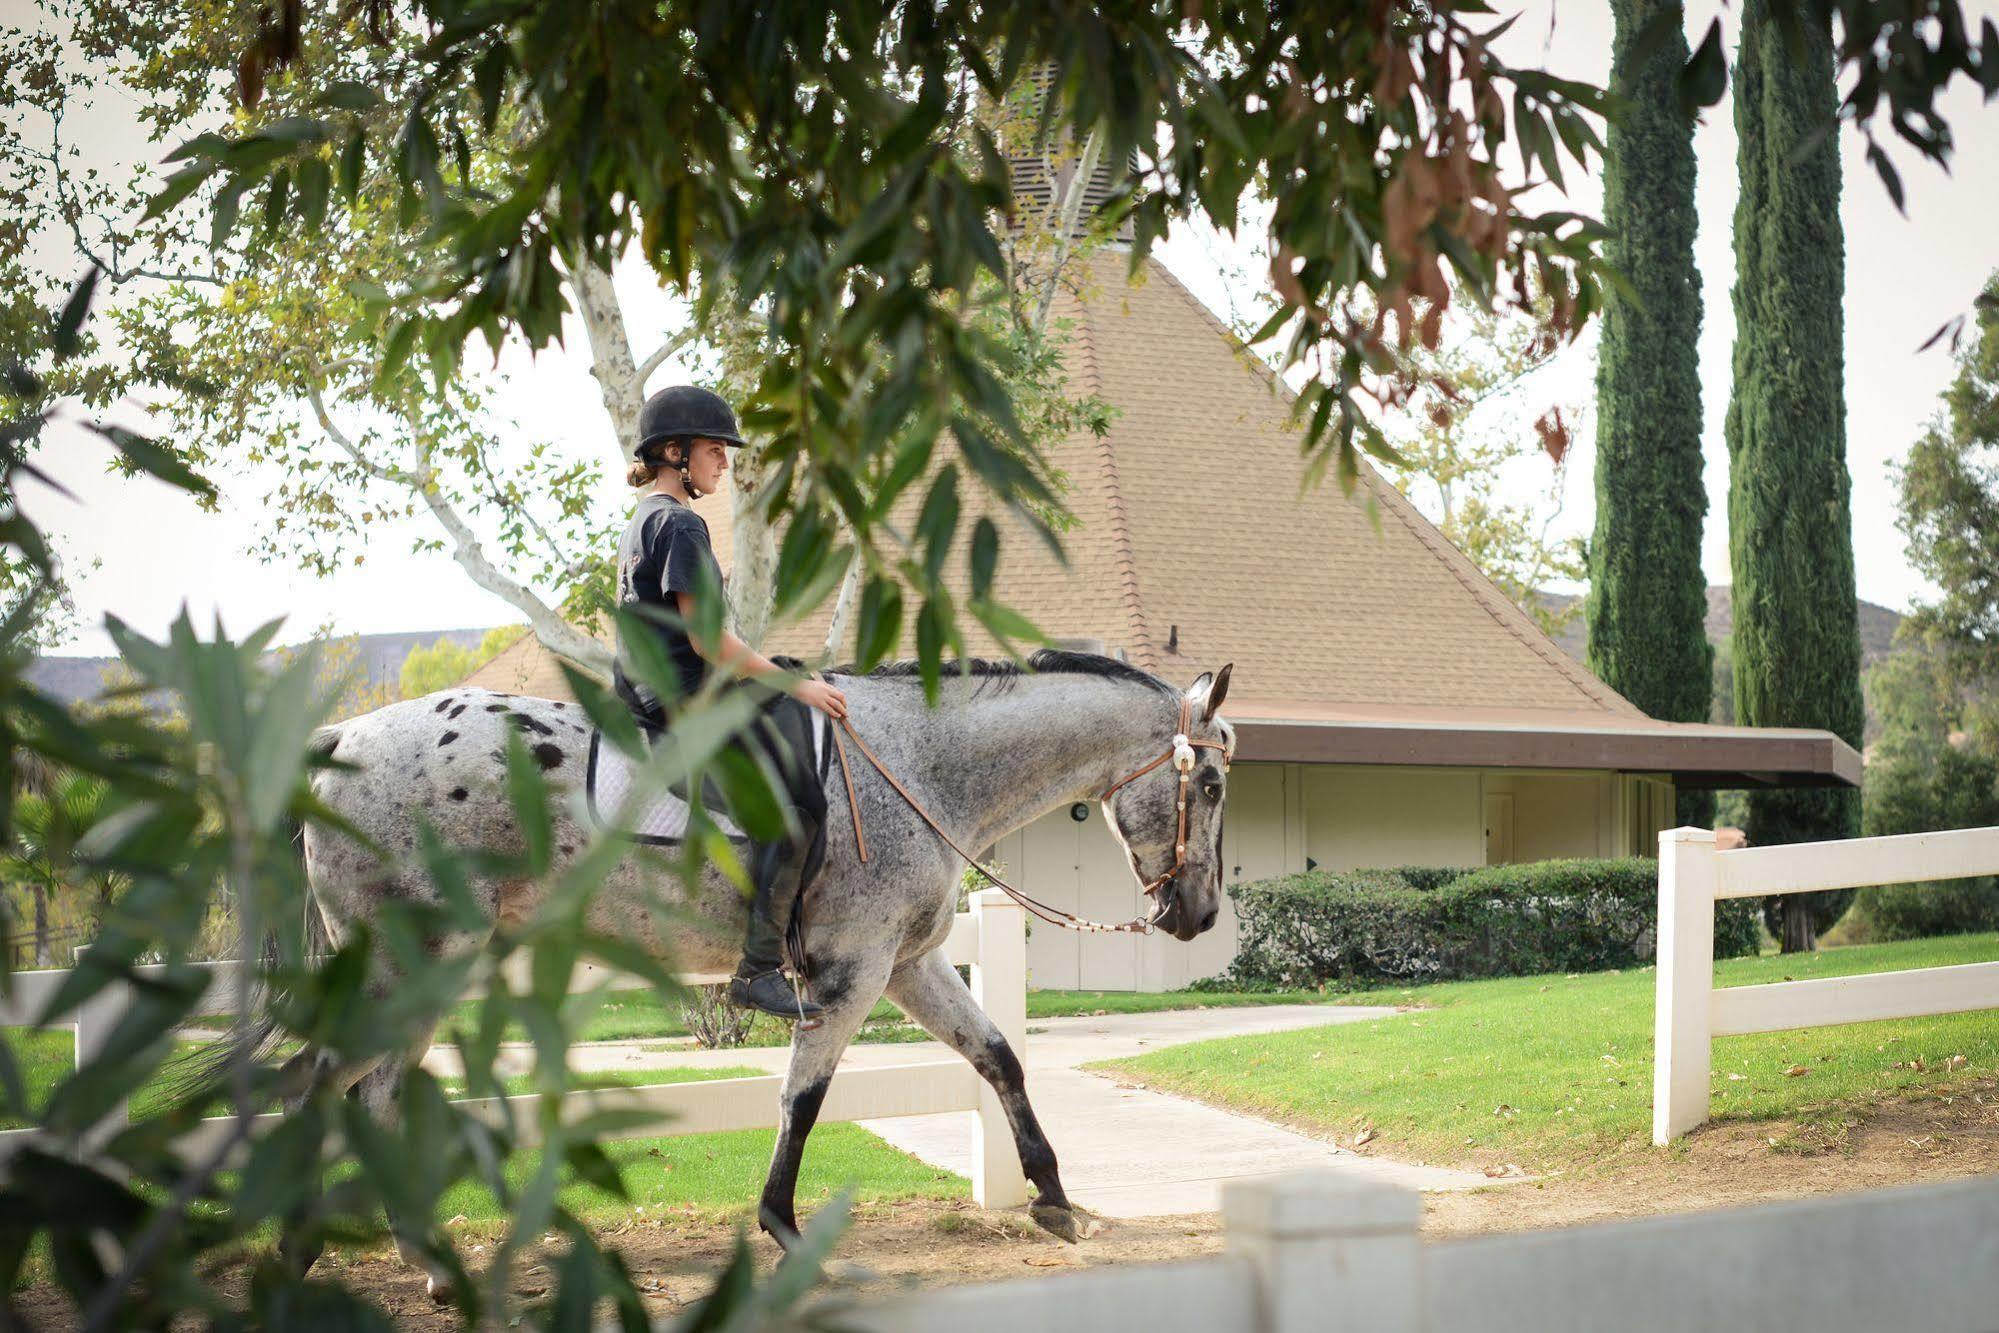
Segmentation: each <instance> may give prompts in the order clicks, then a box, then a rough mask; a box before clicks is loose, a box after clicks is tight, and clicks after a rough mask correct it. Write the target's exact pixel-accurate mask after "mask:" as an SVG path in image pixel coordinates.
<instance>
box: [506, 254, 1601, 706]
mask: <svg viewBox="0 0 1999 1333" xmlns="http://www.w3.org/2000/svg"><path fill="white" fill-rule="evenodd" d="M1127 262H1128V256H1127V255H1125V254H1124V253H1122V252H1119V251H1112V250H1106V251H1102V252H1099V253H1098V254H1097V255H1096V256H1095V257H1094V258H1093V259H1092V260H1090V261H1089V262H1088V264H1087V265H1084V266H1082V267H1083V270H1084V271H1083V272H1082V274H1081V275H1080V281H1079V283H1078V284H1077V286H1078V290H1073V291H1070V292H1067V293H1065V294H1064V295H1063V296H1062V297H1061V298H1059V299H1058V301H1057V305H1056V311H1055V315H1056V319H1057V320H1058V321H1060V322H1062V323H1063V324H1064V325H1065V326H1066V332H1067V334H1068V352H1067V370H1068V373H1069V375H1070V379H1071V383H1072V385H1073V386H1074V388H1075V389H1076V391H1077V392H1079V393H1096V394H1099V395H1101V396H1102V397H1103V398H1104V399H1105V400H1107V401H1108V402H1109V403H1111V404H1112V405H1113V406H1114V408H1115V409H1116V414H1117V415H1116V417H1115V419H1114V421H1113V423H1112V425H1111V428H1110V431H1109V433H1108V434H1107V435H1106V436H1104V437H1103V438H1101V439H1099V438H1097V437H1095V436H1093V435H1091V434H1089V433H1088V432H1087V431H1084V432H1078V433H1077V434H1076V435H1074V436H1071V437H1070V438H1068V439H1066V440H1064V441H1062V442H1061V443H1060V444H1059V445H1058V446H1057V447H1056V448H1055V449H1054V450H1053V451H1052V455H1051V461H1052V462H1053V463H1054V465H1055V466H1056V467H1058V468H1060V469H1061V470H1062V471H1063V472H1065V473H1066V474H1067V475H1068V478H1069V480H1070V483H1071V485H1072V490H1071V491H1070V493H1069V494H1068V496H1067V497H1066V499H1067V503H1068V506H1069V508H1070V510H1071V511H1072V512H1073V513H1074V515H1075V516H1076V519H1077V523H1076V526H1075V527H1074V528H1072V529H1071V530H1069V531H1068V532H1067V533H1066V534H1064V539H1063V541H1064V547H1065V549H1066V551H1067V553H1068V556H1069V566H1068V568H1066V569H1064V568H1063V567H1062V565H1061V564H1059V563H1058V562H1057V561H1056V560H1055V559H1054V558H1053V557H1052V556H1051V555H1050V554H1049V553H1048V552H1047V550H1046V549H1045V548H1044V547H1043V546H1042V545H1041V543H1040V542H1038V541H1036V540H1035V539H1034V538H1032V537H1031V536H1030V535H1029V534H1027V532H1026V531H1025V529H1024V528H1023V527H1021V526H1020V525H1019V524H1017V523H1016V522H1013V521H1012V520H1010V519H1008V518H1006V517H1004V516H1000V517H999V521H1000V522H1001V525H1002V532H1003V533H1004V534H1005V537H1006V542H1005V552H1004V556H1003V559H1002V564H1001V574H1000V577H999V592H1000V595H1001V597H1002V598H1003V599H1004V600H1005V601H1007V602H1008V603H1010V604H1011V605H1013V606H1016V607H1018V608H1020V609H1021V610H1023V611H1025V612H1026V613H1027V614H1028V615H1029V616H1031V617H1032V618H1034V619H1035V620H1036V621H1037V623H1039V624H1040V625H1041V627H1042V628H1043V629H1044V630H1046V631H1047V632H1048V633H1050V634H1052V635H1055V636H1057V637H1063V638H1083V639H1098V640H1102V641H1103V642H1104V644H1105V645H1106V647H1107V648H1108V649H1123V650H1124V651H1125V652H1126V653H1128V654H1129V655H1130V657H1131V660H1132V661H1133V662H1135V663H1137V664H1138V665H1140V666H1144V667H1146V668H1148V669H1151V670H1154V671H1157V672H1160V673H1161V674H1164V675H1166V676H1168V677H1169V678H1175V679H1177V678H1179V677H1182V676H1185V677H1188V678H1191V677H1192V676H1194V675H1196V674H1198V673H1199V672H1200V671H1202V670H1207V669H1210V668H1213V667H1217V666H1220V665H1221V663H1223V662H1225V661H1233V662H1234V663H1235V675H1234V686H1233V689H1232V691H1231V695H1230V712H1231V713H1232V714H1235V715H1238V716H1253V715H1255V713H1256V710H1257V709H1258V708H1260V707H1265V708H1267V711H1270V712H1271V713H1272V714H1273V715H1274V716H1298V715H1299V714H1300V713H1301V712H1302V713H1305V714H1314V713H1319V712H1322V711H1325V712H1328V713H1330V714H1333V715H1336V714H1337V713H1339V712H1340V711H1341V710H1342V709H1343V708H1344V707H1351V706H1367V707H1371V708H1373V707H1388V708H1395V707H1403V708H1411V709H1422V708H1431V707H1443V708H1505V709H1509V710H1520V709H1528V710H1544V709H1545V710H1548V711H1549V712H1551V713H1557V712H1558V713H1562V714H1570V715H1573V714H1577V713H1582V714H1586V715H1587V714H1599V715H1602V716H1603V717H1604V719H1605V721H1606V722H1611V721H1620V722H1622V721H1627V720H1629V719H1631V718H1634V717H1637V716H1640V715H1639V714H1638V712H1637V710H1636V709H1635V708H1634V707H1633V706H1632V705H1631V704H1629V703H1628V702H1626V701H1625V700H1624V699H1622V698H1621V697H1619V696H1618V695H1617V694H1616V693H1615V692H1614V691H1612V690H1611V689H1610V688H1609V687H1608V686H1606V685H1604V684H1603V683H1602V682H1601V681H1598V680H1597V679H1596V678H1594V677H1593V676H1591V675H1590V674H1589V672H1588V671H1586V670H1584V669H1583V668H1582V667H1581V666H1580V665H1578V664H1577V663H1575V662H1574V661H1573V660H1572V659H1570V658H1569V657H1567V656H1566V655H1565V654H1564V653H1563V652H1562V651H1561V650H1560V649H1559V648H1558V647H1557V646H1556V645H1555V644H1554V643H1553V642H1551V641H1550V640H1549V639H1548V637H1547V636H1546V635H1544V634H1543V633H1542V632H1541V631H1540V629H1539V628H1538V627H1537V626H1536V625H1535V624H1534V622H1533V621H1532V620H1530V619H1529V618H1528V617H1527V616H1526V615H1525V614H1523V613H1522V612H1521V611H1520V610H1519V609H1518V608H1516V607H1515V606H1514V605H1513V604H1512V602H1510V601H1509V600H1508V599H1507V598H1506V597H1505V595H1504V594H1502V593H1501V592H1500V591H1499V590H1498V589H1497V588H1495V587H1494V586H1493V585H1492V583H1491V582H1490V581H1489V580H1487V579H1486V578H1485V576H1484V575H1483V574H1481V573H1480V572H1479V571H1478V569H1477V568H1476V567H1475V566H1474V565H1473V564H1472V563H1471V561H1469V560H1468V559H1466V558H1465V557H1464V556H1463V555H1462V554H1461V553H1459V552H1458V551H1457V550H1455V549H1454V548H1453V547H1452V546H1451V545H1450V543H1449V542H1447V541H1445V540H1444V538H1443V537H1442V536H1441V535H1440V534H1439V533H1438V532H1437V530H1436V529H1435V527H1433V526H1432V525H1431V524H1430V523H1429V522H1428V521H1427V520H1426V519H1424V518H1423V516H1422V515H1421V514H1419V513H1418V512H1417V511H1416V510H1415V509H1414V508H1413V507H1412V506H1410V505H1409V503H1408V502H1407V501H1406V500H1404V499H1403V498H1402V496H1401V495H1400V494H1399V493H1397V492H1396V490H1395V489H1394V487H1392V486H1390V485H1388V484H1387V483H1386V482H1385V481H1383V480H1382V479H1381V478H1380V477H1379V476H1377V475H1376V474H1375V473H1374V472H1373V471H1372V469H1368V468H1366V467H1363V469H1362V477H1361V482H1360V486H1359V487H1358V489H1357V490H1356V492H1355V494H1354V495H1353V496H1352V497H1348V496H1346V495H1344V494H1342V493H1341V491H1340V489H1339V488H1338V487H1337V486H1335V485H1331V484H1327V485H1322V486H1320V487H1317V488H1316V489H1314V490H1312V491H1310V492H1308V493H1304V494H1300V489H1299V478H1300V472H1301V461H1300V458H1299V453H1298V432H1297V429H1296V428H1295V427H1294V426H1293V425H1292V424H1291V423H1290V420H1289V412H1290V405H1291V395H1290V394H1289V392H1288V390H1287V389H1286V388H1285V387H1284V385H1283V383H1282V382H1281V381H1280V380H1279V379H1278V378H1277V377H1276V376H1275V375H1273V374H1272V373H1271V372H1270V371H1269V369H1268V368H1267V367H1266V366H1265V365H1264V364H1263V362H1262V361H1260V360H1259V359H1258V358H1257V357H1255V356H1254V355H1253V354H1252V353H1250V352H1249V351H1248V350H1247V349H1246V348H1244V347H1243V346H1242V344H1241V343H1240V342H1239V341H1238V340H1236V339H1235V337H1234V336H1233V335H1232V334H1231V333H1230V332H1229V331H1228V329H1227V328H1226V327H1225V326H1224V325H1223V324H1222V323H1221V321H1220V320H1218V319H1216V318H1215V316H1214V315H1213V314H1212V313H1210V312H1209V311H1208V309H1207V308H1206V307H1205V306H1203V305H1202V304H1201V303H1200V302H1199V301H1198V300H1197V299H1196V298H1195V297H1194V296H1193V294H1192V293H1190V292H1189V291H1188V290H1187V289H1186V288H1185V287H1184V286H1182V285H1181V284H1180V282H1179V281H1178V280H1176V279H1175V278H1174V277H1173V276H1172V274H1171V273H1170V272H1168V271H1167V269H1166V268H1165V267H1164V266H1163V265H1162V264H1160V263H1159V262H1157V261H1156V260H1148V261H1147V262H1146V264H1145V266H1144V268H1143V270H1142V272H1141V274H1140V278H1139V281H1138V282H1136V283H1135V284H1127V283H1126V281H1125V270H1126V264H1127ZM918 499H920V491H918V492H916V493H913V494H912V497H911V503H912V505H913V504H914V503H915V502H916V501H917V500H918ZM698 508H700V509H701V510H702V511H703V512H704V513H705V514H706V515H707V518H708V523H709V528H710V530H711V532H712V534H713V536H714V540H715V546H716V553H717V555H718V557H719V558H720V559H721V560H722V563H723V564H724V566H725V567H727V565H728V564H729V563H730V556H731V553H732V546H733V544H732V541H731V537H732V532H731V524H730V519H729V511H728V505H727V502H726V500H725V499H724V498H722V497H715V498H711V499H707V500H704V501H702V502H700V503H699V505H698ZM967 526H968V527H969V524H968V525H967ZM905 530H906V529H905ZM829 615H830V610H829V609H827V608H822V609H821V610H820V612H819V613H818V614H816V615H814V616H812V617H810V618H808V619H807V620H806V621H805V622H804V623H803V624H802V625H799V626H796V627H792V628H790V629H789V630H786V631H783V632H780V633H778V634H777V635H774V636H773V643H772V644H771V645H768V646H770V647H773V648H775V649H776V650H779V651H787V652H792V653H796V654H798V655H800V656H805V657H811V656H813V655H815V653H816V651H817V649H818V647H819V646H820V645H821V644H822V643H823V641H824V637H825V626H826V623H827V619H828V617H829ZM967 634H968V645H969V646H970V647H971V648H972V650H973V651H975V652H977V651H989V650H990V649H991V647H992V645H991V643H990V641H989V640H987V639H986V637H985V636H984V635H983V633H982V632H980V631H979V628H978V626H976V625H970V626H968V631H967ZM1169 645H1172V646H1173V647H1175V648H1176V649H1177V651H1175V652H1172V653H1169V652H1168V647H1169ZM545 656H546V655H545V653H543V652H542V650H541V649H540V648H539V647H538V645H536V644H535V643H534V642H533V641H532V640H528V641H524V642H522V643H521V644H519V645H517V647H516V648H515V649H513V650H510V651H509V652H508V653H506V654H503V655H502V656H501V658H499V659H497V660H495V661H494V662H492V663H490V664H488V666H486V667H485V668H482V669H481V671H480V672H479V673H478V675H476V676H475V677H474V678H473V679H474V680H475V681H476V682H477V683H479V684H485V685H491V686H494V687H495V688H513V689H516V690H518V691H521V692H530V693H535V692H544V691H548V690H559V689H560V676H559V675H557V674H556V673H555V671H554V669H553V665H552V664H551V663H548V662H546V661H544V660H541V659H543V658H545Z"/></svg>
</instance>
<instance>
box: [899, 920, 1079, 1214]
mask: <svg viewBox="0 0 1999 1333" xmlns="http://www.w3.org/2000/svg"><path fill="white" fill-rule="evenodd" d="M888 998H889V999H891V1000H894V1001H895V1002H896V1003H897V1004H898V1005H900V1006H902V1011H903V1012H904V1013H906V1014H908V1015H909V1016H910V1017H911V1018H913V1019H915V1020H916V1021H917V1022H918V1023H920V1024H922V1025H923V1030H924V1031H926V1032H928V1033H929V1034H930V1035H931V1036H933V1037H935V1038H937V1040H939V1041H941V1042H943V1043H944V1044H945V1045H947V1046H949V1047H950V1048H951V1049H952V1050H954V1051H956V1052H957V1053H958V1054H960V1055H962V1056H964V1057H965V1058H966V1059H967V1060H969V1061H971V1063H972V1068H974V1069H976V1070H978V1071H979V1076H980V1077H981V1078H983V1079H985V1081H986V1082H988V1083H990V1084H991V1085H992V1087H993V1091H994V1092H996V1093H998V1094H999V1099H1000V1105H1001V1106H1002V1107H1004V1108H1005V1109H1006V1119H1007V1124H1009V1125H1010V1126H1012V1128H1013V1143H1014V1147H1015V1148H1016V1149H1017V1150H1018V1151H1019V1153H1020V1169H1021V1170H1022V1171H1023V1172H1024V1173H1025V1174H1026V1176H1027V1178H1028V1179H1029V1180H1030V1181H1032V1182H1033V1183H1034V1188H1035V1190H1036V1193H1037V1197H1036V1198H1035V1200H1034V1207H1033V1209H1032V1210H1031V1212H1032V1214H1033V1217H1034V1220H1035V1221H1036V1222H1038V1223H1040V1224H1041V1226H1043V1227H1044V1228H1046V1229H1047V1230H1048V1231H1049V1232H1051V1233H1052V1234H1054V1235H1055V1236H1057V1237H1060V1238H1061V1239H1062V1240H1066V1241H1070V1242H1074V1241H1075V1240H1076V1239H1077V1237H1078V1234H1079V1233H1078V1231H1077V1228H1076V1214H1075V1211H1074V1210H1073V1209H1072V1208H1071V1207H1070V1205H1069V1196H1068V1195H1067V1194H1065V1193H1063V1191H1062V1180H1061V1177H1060V1176H1059V1175H1058V1174H1057V1172H1056V1169H1055V1150H1054V1149H1053V1148H1051V1147H1050V1146H1049V1145H1048V1136H1047V1135H1045V1134H1043V1133H1042V1132H1041V1122H1040V1121H1039V1120H1037V1119H1035V1116H1034V1108H1033V1107H1032V1106H1030V1105H1029V1104H1028V1101H1027V1077H1026V1075H1025V1074H1024V1073H1023V1072H1022V1070H1021V1067H1020V1057H1019V1056H1017V1055H1015V1054H1014V1051H1013V1048H1012V1047H1011V1046H1009V1045H1007V1043H1006V1038H1005V1037H1003V1036H1001V1035H1000V1030H999V1029H998V1028H997V1027H995V1026H994V1025H993V1021H992V1019H990V1018H988V1017H986V1011H985V1010H983V1009H981V1008H979V1006H978V1002H977V1001H975V1000H973V999H972V992H971V991H969V990H967V989H966V988H965V983H964V980H963V979H962V978H961V977H959V975H958V969H957V968H955V967H953V966H951V964H950V963H949V962H948V961H947V960H946V959H945V957H944V953H943V950H941V949H933V950H931V951H930V952H929V953H926V954H924V955H922V956H921V957H919V958H912V959H910V960H909V961H908V962H906V963H904V964H903V965H902V966H901V967H898V968H897V969H896V970H895V971H894V973H892V974H891V975H890V977H889V982H888Z"/></svg>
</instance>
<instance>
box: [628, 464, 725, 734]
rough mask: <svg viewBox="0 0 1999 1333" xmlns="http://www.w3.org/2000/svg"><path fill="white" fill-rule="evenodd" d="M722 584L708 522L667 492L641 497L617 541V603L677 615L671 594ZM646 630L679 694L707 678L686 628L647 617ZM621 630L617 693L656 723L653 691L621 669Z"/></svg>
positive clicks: (657, 706) (657, 705) (705, 665)
mask: <svg viewBox="0 0 1999 1333" xmlns="http://www.w3.org/2000/svg"><path fill="white" fill-rule="evenodd" d="M721 587H722V570H721V567H720V566H719V565H718V564H717V563H716V561H715V549H714V547H713V546H711V545H710V544H709V541H708V523H707V521H706V520H705V519H703V518H702V517H701V515H699V514H697V513H695V512H694V511H693V510H692V509H690V508H688V507H687V506H686V505H684V504H682V503H680V501H678V500H676V499H674V498H673V497H672V496H670V495H665V494H662V493H660V492H657V491H655V492H653V493H651V494H649V495H647V496H645V497H644V498H643V499H641V500H640V501H639V507H638V509H637V510H636V511H635V512H634V513H633V514H632V521H631V522H630V523H629V524H628V525H626V527H625V535H624V537H623V539H622V540H621V541H619V543H618V605H619V606H620V607H622V608H623V609H625V610H627V611H630V610H633V609H635V608H639V607H647V608H653V609H656V610H664V611H667V612H670V613H672V614H674V615H678V614H679V610H680V606H679V601H678V599H677V598H676V597H675V596H674V594H676V593H683V592H694V593H698V592H701V591H704V590H713V591H716V592H719V591H720V590H721ZM640 614H641V615H643V614H644V612H641V613H640ZM647 629H648V630H650V632H651V633H652V634H653V636H654V639H655V641H656V642H657V643H658V644H659V645H660V647H661V648H663V649H664V650H665V652H666V656H667V658H668V660H670V661H671V662H672V663H673V666H674V669H675V671H676V672H677V673H678V675H679V679H680V688H681V691H682V693H683V694H692V693H693V692H694V691H696V690H698V689H700V688H701V684H702V682H703V681H705V680H707V678H708V669H709V668H708V663H707V661H706V660H705V659H704V658H703V657H702V656H701V654H700V653H698V652H696V651H695V650H694V644H693V643H692V642H691V641H690V640H689V639H688V637H687V631H686V630H685V629H684V628H682V627H680V626H678V625H665V624H659V623H657V622H654V621H648V622H647ZM625 633H626V631H625V629H624V628H623V627H622V626H621V627H620V628H619V631H618V637H619V643H618V662H617V665H616V666H615V667H614V668H613V671H612V678H613V683H614V685H615V687H616V689H617V693H618V697H619V698H620V699H623V700H624V701H625V705H626V707H628V708H630V709H631V710H632V712H633V713H634V714H635V715H636V716H638V718H639V719H640V720H641V721H645V722H650V723H651V724H652V725H654V726H658V725H661V724H662V722H663V720H664V719H663V718H662V716H661V711H660V701H659V698H658V696H657V695H656V694H655V692H654V691H653V690H651V689H649V688H647V687H646V686H645V685H644V684H642V683H640V682H639V681H637V680H634V679H632V678H631V677H630V676H628V675H627V674H626V671H625V664H626V663H627V662H629V661H630V660H631V658H630V655H629V653H628V651H627V647H626V643H625Z"/></svg>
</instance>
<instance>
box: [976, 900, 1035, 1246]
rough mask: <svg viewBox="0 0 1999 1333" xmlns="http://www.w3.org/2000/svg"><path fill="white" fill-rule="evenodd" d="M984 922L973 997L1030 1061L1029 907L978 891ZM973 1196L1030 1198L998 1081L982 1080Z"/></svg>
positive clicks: (995, 1201) (988, 1200) (1015, 1201)
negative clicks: (994, 1085) (997, 1088)
mask: <svg viewBox="0 0 1999 1333" xmlns="http://www.w3.org/2000/svg"><path fill="white" fill-rule="evenodd" d="M972 919H973V920H974V921H976V922H977V923H978V926H979V952H978V961H977V962H975V963H973V964H972V999H973V1000H974V1001H976V1002H977V1003H978V1006H979V1008H981V1009H983V1010H985V1011H986V1017H987V1018H990V1019H991V1020H992V1021H993V1025H994V1026H995V1027H997V1028H998V1029H999V1031H1000V1035H1001V1036H1002V1037H1005V1038H1006V1044H1007V1045H1008V1046H1011V1047H1012V1048H1013V1053H1014V1055H1015V1056H1016V1057H1017V1058H1018V1059H1019V1060H1020V1063H1021V1067H1022V1068H1023V1069H1024V1068H1026V1066H1027V913H1026V912H1024V911H1022V910H1021V906H1020V904H1019V903H1017V902H1015V901H1014V900H1013V899H1011V898H1009V897H1007V895H1006V894H1004V893H1002V892H1001V891H1000V890H998V889H982V890H980V891H979V892H978V893H975V894H973V895H972ZM972 1199H973V1201H974V1202H976V1203H977V1204H978V1205H979V1206H980V1207H981V1208H1017V1207H1019V1206H1020V1205H1021V1204H1023V1203H1026V1202H1027V1177H1026V1176H1024V1175H1022V1174H1021V1171H1020V1153H1019V1151H1018V1150H1016V1149H1015V1147H1014V1143H1013V1129H1012V1127H1011V1126H1009V1125H1008V1124H1007V1120H1006V1110H1005V1108H1003V1107H1002V1106H1001V1105H1000V1100H999V1094H998V1093H996V1092H994V1091H993V1089H992V1085H991V1084H989V1083H987V1082H986V1081H985V1080H983V1079H981V1080H980V1081H979V1111H978V1119H977V1120H976V1121H975V1122H974V1124H973V1128H972Z"/></svg>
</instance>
